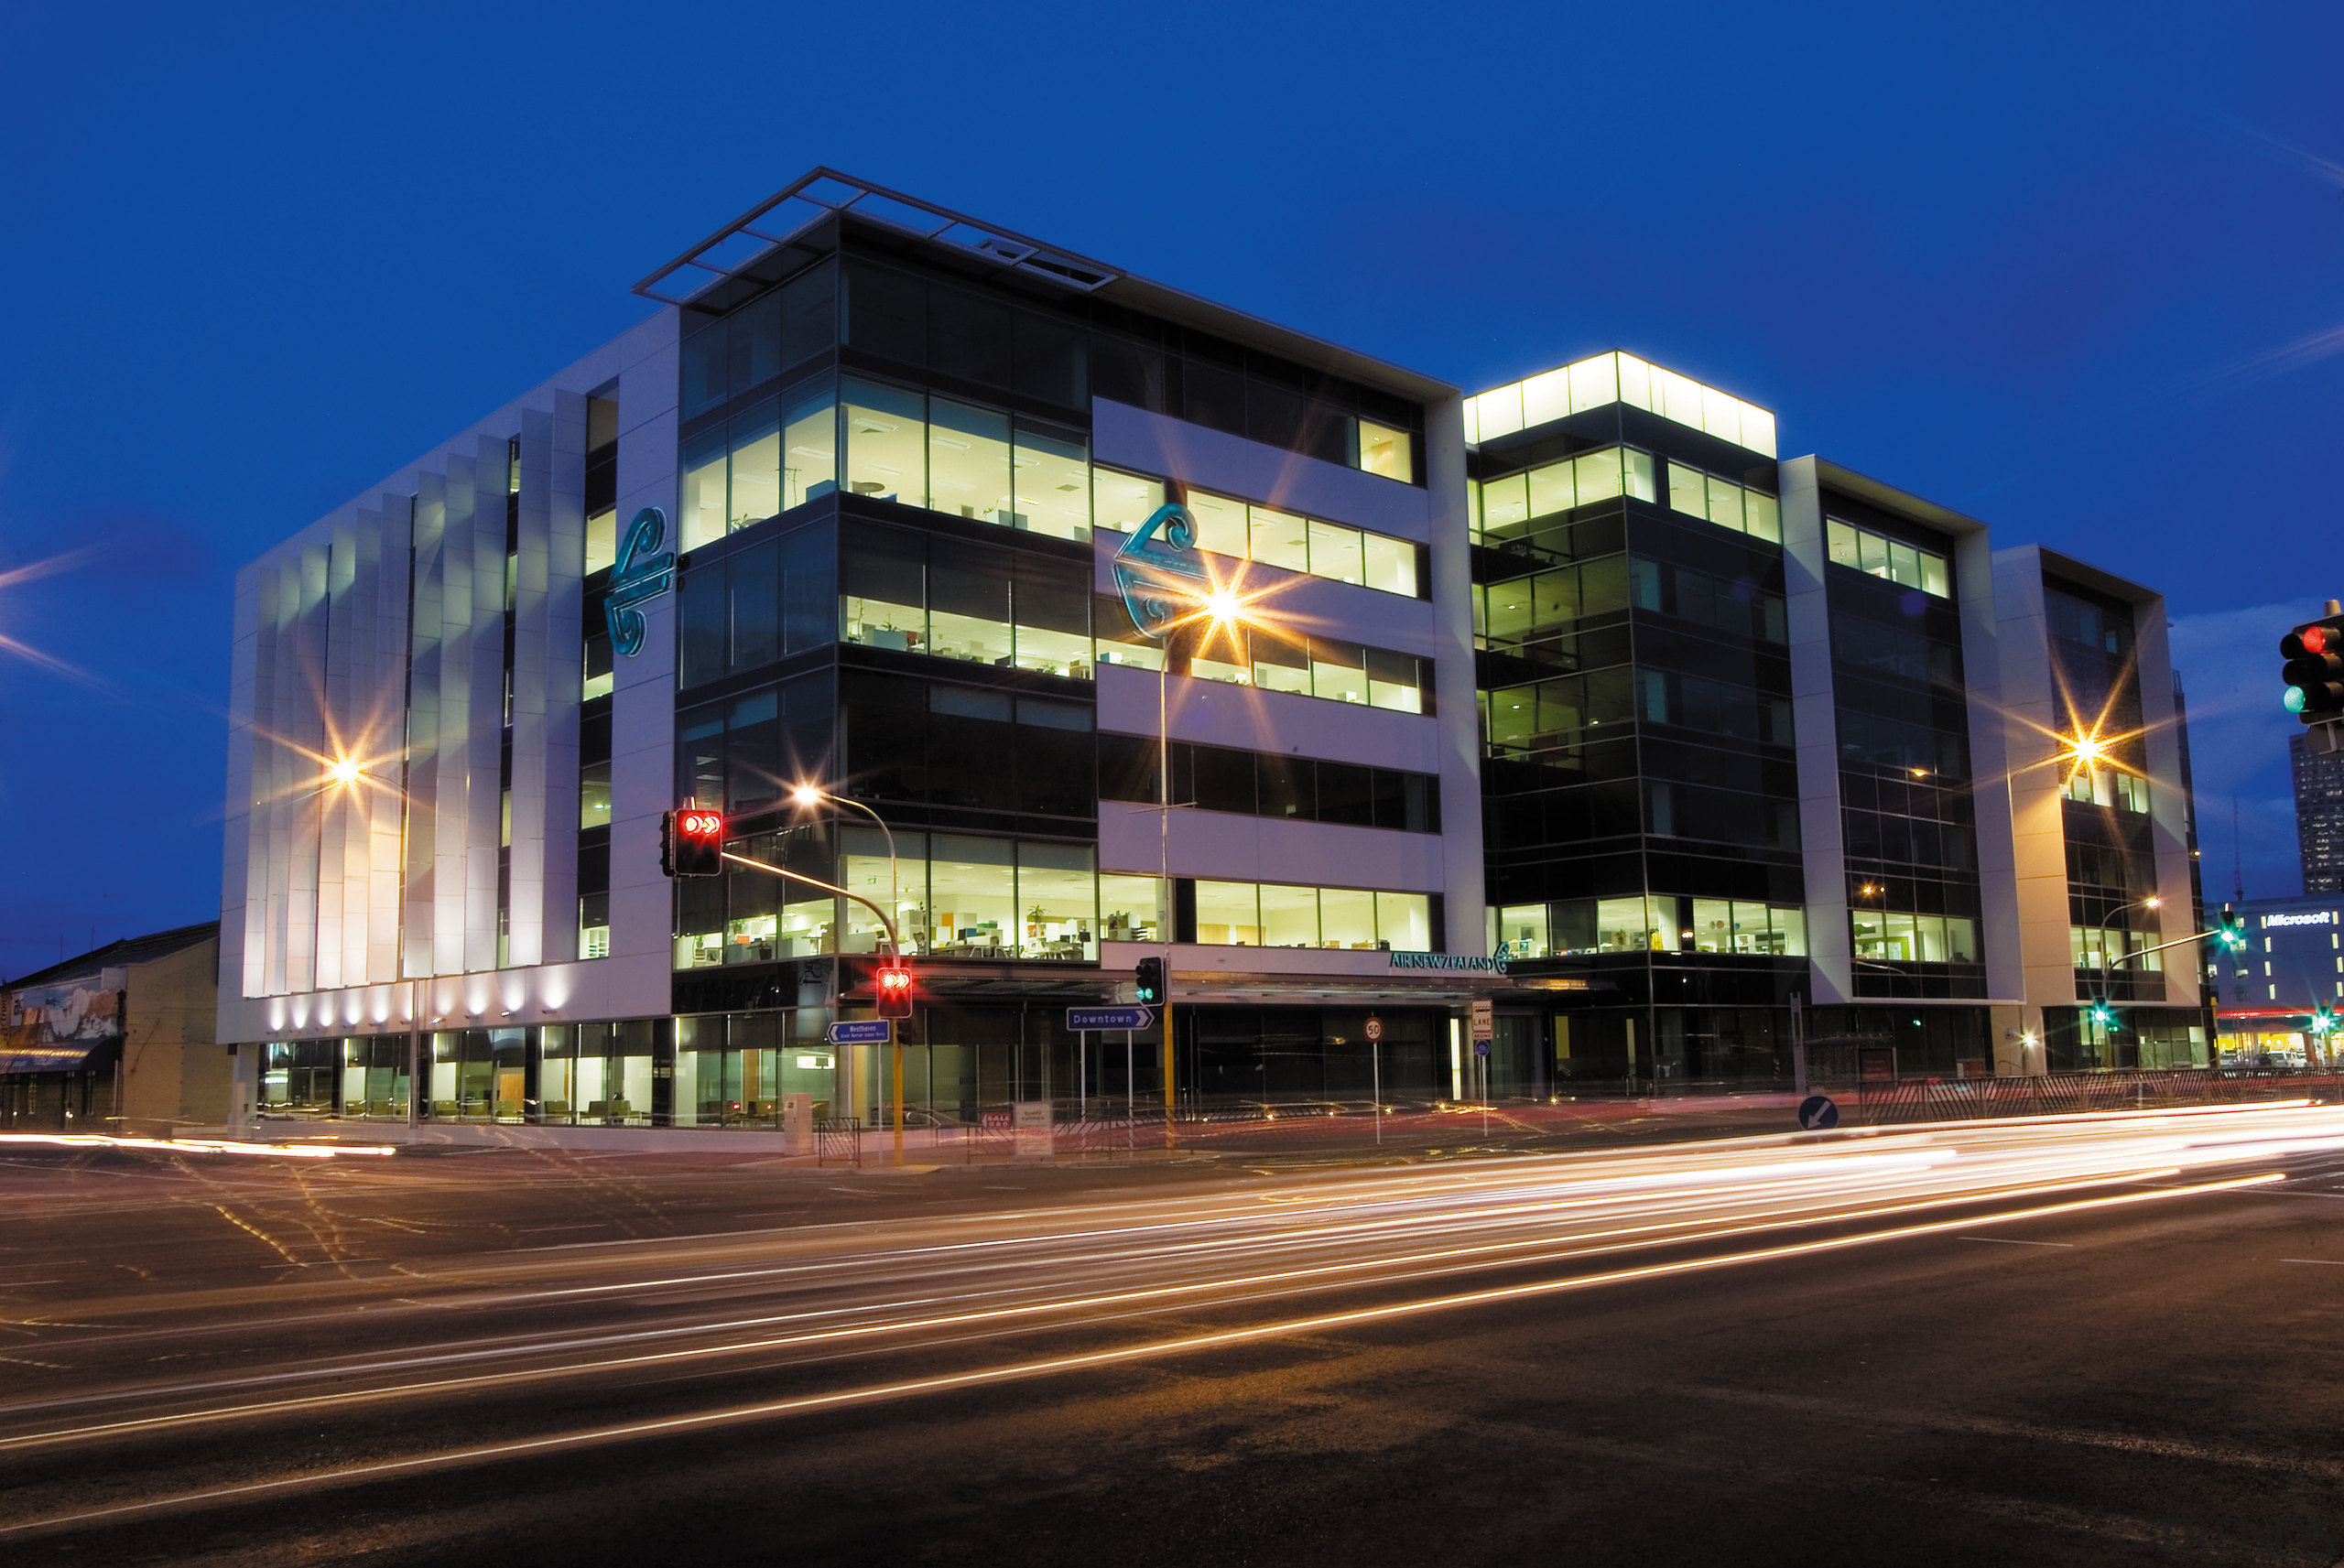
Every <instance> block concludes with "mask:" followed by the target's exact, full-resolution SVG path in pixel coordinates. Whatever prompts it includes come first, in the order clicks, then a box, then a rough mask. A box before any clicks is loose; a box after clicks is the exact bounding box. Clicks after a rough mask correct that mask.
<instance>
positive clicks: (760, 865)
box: [724, 849, 904, 1165]
mask: <svg viewBox="0 0 2344 1568" xmlns="http://www.w3.org/2000/svg"><path fill="white" fill-rule="evenodd" d="M724 858H725V859H726V860H731V861H732V862H733V864H735V865H740V866H747V867H749V868H751V869H752V870H754V871H770V872H771V873H772V874H773V875H775V876H776V877H787V878H788V879H789V880H790V881H793V882H804V883H805V884H806V885H807V886H808V887H818V888H820V889H821V890H822V891H823V892H834V893H836V894H838V895H839V896H840V897H841V898H851V899H852V900H854V902H855V903H859V904H861V905H863V908H865V909H867V910H869V911H870V912H871V913H872V914H875V915H877V916H878V917H879V929H880V930H882V931H884V932H885V933H886V934H887V952H888V954H889V955H890V956H891V957H893V958H894V959H895V962H897V963H899V964H900V963H902V962H903V961H904V945H903V944H902V943H901V942H899V941H897V940H896V939H895V917H894V916H893V915H891V914H888V913H887V912H886V911H885V910H884V909H882V908H880V907H879V906H878V905H877V904H875V903H872V902H871V901H870V900H869V899H867V898H865V897H863V895H862V894H861V893H859V892H848V891H847V890H846V889H844V888H842V887H840V886H838V885H837V884H836V883H834V882H826V881H822V879H821V878H819V877H809V876H808V875H806V874H805V873H804V872H802V871H783V870H782V869H781V868H780V867H779V866H768V865H766V864H765V862H764V861H763V860H751V859H749V857H748V856H746V855H735V854H733V852H732V851H731V850H729V849H728V850H726V851H725V852H724ZM887 1038H888V1041H889V1042H890V1044H892V1046H893V1047H894V1061H895V1163H896V1164H898V1165H900V1164H902V1163H903V1162H904V1038H903V1033H902V1031H900V1030H898V1029H896V1028H895V1027H894V1026H893V1025H892V1024H891V1025H889V1027H888V1030H887Z"/></svg>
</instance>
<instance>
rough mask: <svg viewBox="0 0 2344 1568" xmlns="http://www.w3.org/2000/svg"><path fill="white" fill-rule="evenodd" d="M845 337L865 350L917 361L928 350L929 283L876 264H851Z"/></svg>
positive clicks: (848, 279) (923, 356)
mask: <svg viewBox="0 0 2344 1568" xmlns="http://www.w3.org/2000/svg"><path fill="white" fill-rule="evenodd" d="M846 339H847V341H848V342H849V343H851V344H852V345H853V346H854V347H856V348H858V349H861V350H863V351H864V352H866V353H874V354H884V355H885V356H886V357H887V358H889V359H893V360H901V361H903V362H905V363H906V364H918V363H919V362H921V361H922V360H924V359H925V358H926V357H927V351H928V286H927V285H926V284H924V283H921V282H920V281H919V280H918V279H917V278H912V277H906V276H904V275H903V274H901V273H895V272H885V271H883V270H881V269H879V268H877V267H867V266H857V267H853V268H851V269H850V270H849V271H848V273H847V291H846Z"/></svg>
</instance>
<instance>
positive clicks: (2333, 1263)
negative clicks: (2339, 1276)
mask: <svg viewBox="0 0 2344 1568" xmlns="http://www.w3.org/2000/svg"><path fill="white" fill-rule="evenodd" d="M2279 1261H2280V1262H2282V1263H2325V1264H2327V1265H2328V1267H2329V1268H2331V1269H2344V1258H2282V1259H2280V1260H2279Z"/></svg>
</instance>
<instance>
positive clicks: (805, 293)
mask: <svg viewBox="0 0 2344 1568" xmlns="http://www.w3.org/2000/svg"><path fill="white" fill-rule="evenodd" d="M834 276H835V275H834V274H833V273H832V271H831V268H830V263H828V262H824V263H823V264H822V265H820V266H818V267H816V268H815V269H814V270H813V271H811V272H809V273H807V274H805V275H803V276H798V277H794V278H792V279H790V280H789V282H788V283H787V285H785V286H784V287H783V288H782V291H781V360H782V363H784V364H785V365H794V364H796V363H797V362H798V361H800V360H803V359H810V358H812V357H813V356H814V355H816V354H819V353H820V352H822V351H824V350H826V349H830V348H831V347H833V346H834V345H835V344H836V341H837V339H838V295H837V285H836V283H835V282H834Z"/></svg>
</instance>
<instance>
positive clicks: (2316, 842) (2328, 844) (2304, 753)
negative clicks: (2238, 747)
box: [2287, 733, 2344, 898]
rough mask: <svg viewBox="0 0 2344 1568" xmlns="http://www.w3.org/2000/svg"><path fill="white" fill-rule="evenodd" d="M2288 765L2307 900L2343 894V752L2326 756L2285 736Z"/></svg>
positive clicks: (2304, 741) (2300, 738)
mask: <svg viewBox="0 0 2344 1568" xmlns="http://www.w3.org/2000/svg"><path fill="white" fill-rule="evenodd" d="M2287 762H2288V765H2289V767H2290V768H2291V769H2292V770H2293V771H2294V773H2295V847H2296V849H2298V850H2299V851H2300V852H2301V854H2302V856H2303V868H2304V896H2305V897H2306V898H2311V897H2315V896H2317V895H2320V894H2328V893H2339V892H2344V752H2328V753H2327V754H2325V755H2323V754H2321V753H2320V752H2315V751H2313V750H2312V749H2311V746H2310V743H2309V741H2308V739H2307V737H2306V736H2304V735H2302V734H2300V733H2298V734H2295V735H2290V736H2289V737H2287Z"/></svg>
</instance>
